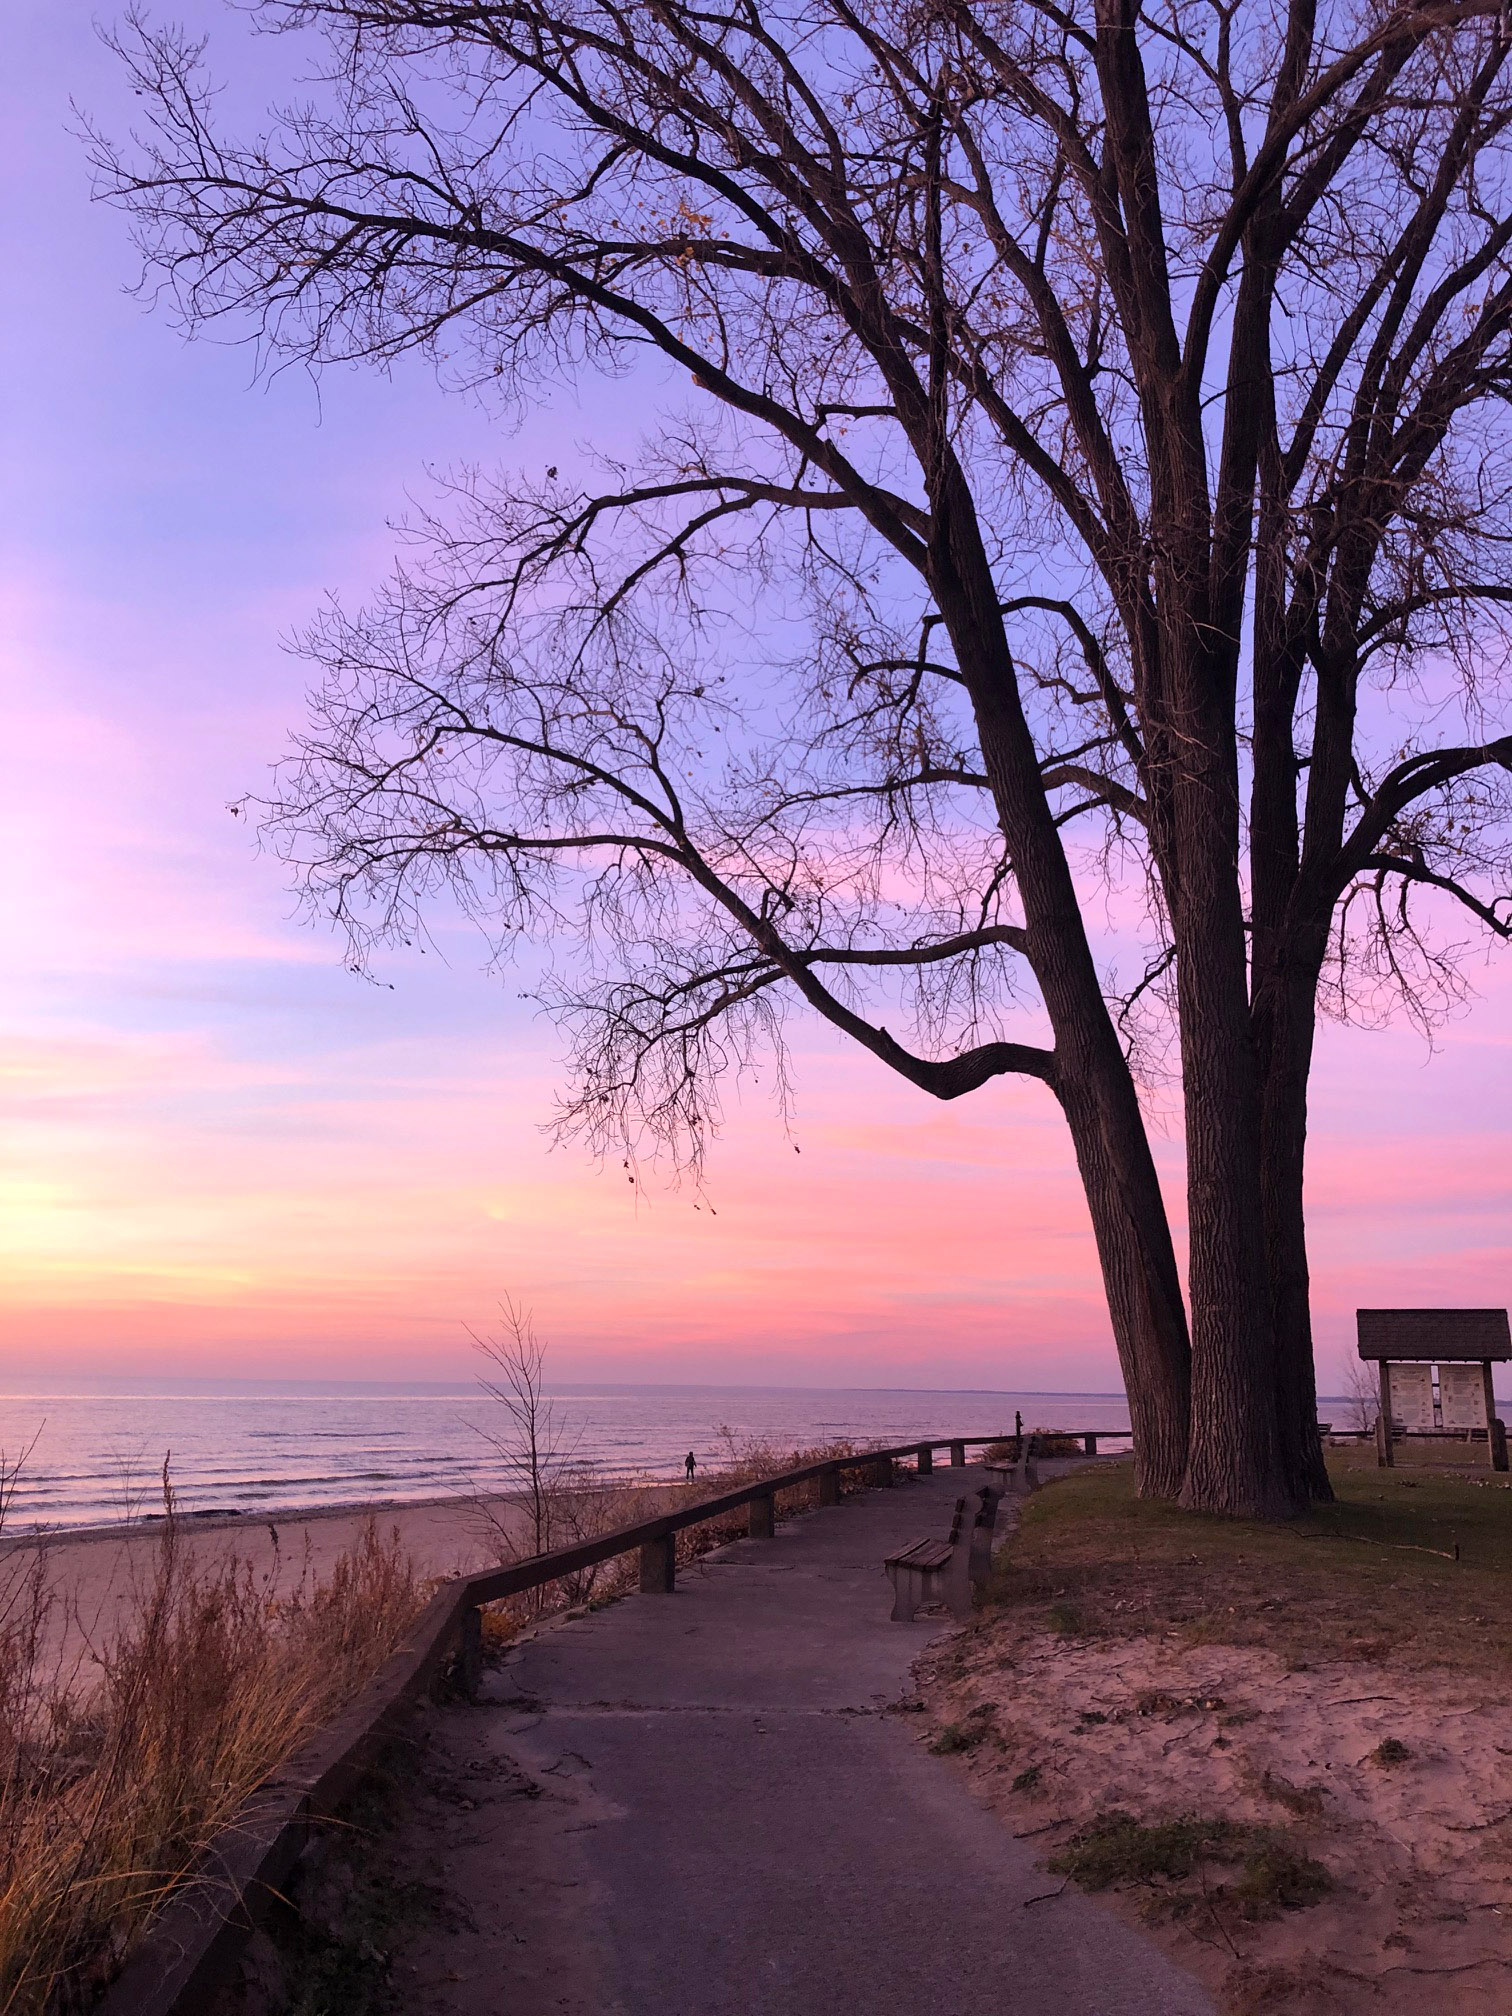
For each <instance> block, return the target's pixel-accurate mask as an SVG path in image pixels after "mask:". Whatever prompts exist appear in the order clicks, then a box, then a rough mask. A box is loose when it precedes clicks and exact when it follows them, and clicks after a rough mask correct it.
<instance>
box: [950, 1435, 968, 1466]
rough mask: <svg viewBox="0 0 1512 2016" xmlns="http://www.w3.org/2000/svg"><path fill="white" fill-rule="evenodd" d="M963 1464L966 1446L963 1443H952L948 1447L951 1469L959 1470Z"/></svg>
mask: <svg viewBox="0 0 1512 2016" xmlns="http://www.w3.org/2000/svg"><path fill="white" fill-rule="evenodd" d="M965 1462H966V1444H965V1443H964V1442H952V1443H951V1445H950V1467H951V1469H952V1470H959V1469H961V1468H962V1467H963V1466H964V1464H965Z"/></svg>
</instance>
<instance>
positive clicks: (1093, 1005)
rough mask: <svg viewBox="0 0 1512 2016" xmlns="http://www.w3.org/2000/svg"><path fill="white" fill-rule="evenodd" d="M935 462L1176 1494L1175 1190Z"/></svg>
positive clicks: (1112, 1260) (1111, 1259)
mask: <svg viewBox="0 0 1512 2016" xmlns="http://www.w3.org/2000/svg"><path fill="white" fill-rule="evenodd" d="M926 466H936V467H937V469H938V480H937V482H936V485H935V490H934V505H935V536H934V538H933V540H932V542H931V570H930V571H931V581H932V586H933V587H934V591H935V594H936V597H937V599H938V603H939V608H940V612H941V614H942V615H943V617H944V619H945V624H946V628H947V630H948V632H949V634H950V638H951V642H952V644H953V646H954V648H955V652H956V659H957V663H958V664H959V665H960V668H961V671H962V674H963V676H964V677H965V680H966V685H967V689H968V691H969V693H970V695H971V702H972V707H973V710H974V712H975V716H976V724H977V733H978V736H979V739H980V744H981V750H982V760H983V764H984V767H985V769H986V772H987V775H988V777H989V779H990V780H991V784H992V791H993V799H994V803H995V805H996V808H997V813H998V819H999V823H1000V825H1001V827H1002V831H1003V835H1004V838H1005V839H1006V840H1007V842H1008V846H1009V849H1010V851H1011V853H1012V856H1013V864H1014V870H1015V873H1016V875H1017V879H1018V886H1019V891H1020V895H1021V898H1022V901H1023V905H1024V925H1025V937H1026V939H1027V941H1028V951H1029V959H1030V963H1031V965H1032V966H1033V969H1034V974H1035V978H1036V980H1037V981H1038V983H1039V987H1040V992H1041V995H1042V997H1043V999H1044V1003H1045V1011H1046V1013H1047V1015H1048V1016H1049V1018H1050V1026H1051V1029H1052V1030H1053V1032H1054V1035H1055V1054H1056V1061H1057V1075H1058V1084H1057V1092H1058V1095H1059V1097H1060V1100H1061V1105H1062V1107H1063V1109H1064V1111H1065V1114H1066V1118H1067V1121H1068V1123H1069V1125H1070V1128H1071V1136H1072V1141H1073V1144H1074V1146H1075V1149H1076V1158H1077V1165H1078V1168H1079V1169H1080V1172H1081V1177H1082V1183H1083V1187H1084V1189H1085V1192H1086V1198H1087V1206H1088V1209H1089V1211H1090V1212H1091V1215H1092V1225H1093V1230H1094V1233H1095V1236H1096V1239H1097V1250H1098V1257H1099V1259H1100V1261H1101V1263H1102V1272H1103V1281H1104V1284H1105V1287H1106V1291H1107V1297H1108V1314H1109V1317H1110V1320H1111V1322H1112V1326H1113V1336H1114V1341H1115V1343H1116V1345H1117V1347H1118V1360H1119V1365H1120V1368H1121V1369H1122V1372H1123V1378H1124V1388H1125V1391H1126V1392H1127V1394H1128V1396H1129V1411H1130V1420H1131V1424H1132V1426H1133V1429H1134V1446H1135V1464H1136V1480H1137V1485H1136V1488H1137V1489H1138V1490H1139V1492H1140V1494H1141V1495H1142V1496H1145V1497H1158V1498H1174V1497H1175V1496H1176V1494H1177V1492H1178V1491H1179V1490H1180V1488H1181V1481H1182V1476H1183V1468H1184V1464H1185V1460H1186V1454H1187V1432H1188V1425H1189V1411H1188V1409H1189V1382H1190V1373H1191V1355H1190V1345H1189V1342H1188V1337H1187V1329H1186V1321H1185V1316H1184V1312H1183V1309H1182V1301H1181V1288H1180V1278H1179V1276H1178V1273H1177V1269H1176V1257H1175V1252H1174V1248H1173V1246H1172V1242H1171V1234H1170V1226H1169V1223H1168V1220H1167V1217H1166V1210H1165V1201H1164V1199H1163V1197H1162V1196H1161V1192H1160V1184H1159V1180H1158V1178H1157V1176H1156V1173H1155V1163H1154V1158H1153V1157H1152V1156H1151V1154H1150V1147H1149V1139H1148V1136H1147V1135H1146V1132H1145V1127H1144V1119H1143V1116H1142V1115H1141V1113H1140V1111H1139V1098H1138V1094H1137V1093H1136V1091H1135V1089H1134V1081H1133V1079H1132V1077H1131V1075H1130V1072H1129V1067H1128V1061H1127V1059H1126V1058H1125V1057H1124V1054H1123V1051H1122V1049H1121V1047H1120V1045H1119V1042H1118V1036H1117V1032H1116V1031H1115V1029H1114V1027H1113V1024H1112V1020H1111V1018H1110V1017H1109V1014H1108V1007H1107V1003H1106V1001H1105V1000H1104V998H1103V992H1102V986H1101V983H1100V981H1099V979H1098V974H1097V966H1096V962H1095V961H1094V959H1093V957H1092V950H1091V947H1090V946H1089V944H1088V943H1087V935H1086V924H1085V921H1084V919H1083V917H1082V913H1081V905H1080V903H1079V902H1078V900H1077V894H1076V886H1075V883H1074V882H1073V880H1072V877H1071V869H1070V865H1069V863H1068V862H1067V860H1066V854H1065V848H1064V847H1063V845H1062V843H1061V838H1060V834H1059V832H1058V830H1057V828H1056V825H1055V820H1054V817H1053V815H1052V813H1051V811H1050V806H1049V802H1048V800H1047V798H1046V796H1045V788H1044V783H1043V780H1042V778H1041V775H1040V765H1039V757H1038V754H1037V752H1036V750H1035V747H1034V740H1033V737H1032V735H1031V734H1030V731H1029V726H1028V723H1027V722H1026V721H1025V719H1024V714H1023V709H1022V706H1021V704H1020V699H1019V692H1018V682H1017V677H1016V674H1015V671H1014V665H1013V659H1012V655H1011V654H1010V652H1009V650H1008V641H1007V638H1006V636H1005V634H1004V631H1003V619H1002V612H1001V610H1000V608H999V603H998V593H997V587H996V584H995V581H994V579H993V574H992V569H991V567H990V566H989V564H988V561H987V555H986V552H985V550H984V548H983V546H982V544H981V538H980V533H979V529H978V527H977V523H976V518H975V514H974V511H973V508H972V504H971V498H970V495H969V492H968V491H967V489H966V485H965V482H964V479H963V478H962V476H961V472H960V470H959V467H958V465H956V464H955V462H954V460H953V458H952V457H951V456H949V455H948V454H945V455H943V456H942V457H941V458H940V460H939V462H938V463H935V464H931V462H930V461H928V460H926Z"/></svg>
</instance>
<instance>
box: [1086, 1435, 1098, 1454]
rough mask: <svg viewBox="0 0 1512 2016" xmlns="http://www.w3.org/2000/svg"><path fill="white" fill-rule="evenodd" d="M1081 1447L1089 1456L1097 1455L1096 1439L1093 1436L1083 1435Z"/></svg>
mask: <svg viewBox="0 0 1512 2016" xmlns="http://www.w3.org/2000/svg"><path fill="white" fill-rule="evenodd" d="M1082 1447H1083V1449H1085V1450H1086V1452H1087V1454H1088V1455H1089V1456H1095V1455H1096V1454H1097V1437H1096V1436H1095V1435H1083V1437H1082Z"/></svg>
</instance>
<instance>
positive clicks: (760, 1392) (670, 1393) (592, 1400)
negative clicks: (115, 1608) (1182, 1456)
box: [0, 1383, 1129, 1533]
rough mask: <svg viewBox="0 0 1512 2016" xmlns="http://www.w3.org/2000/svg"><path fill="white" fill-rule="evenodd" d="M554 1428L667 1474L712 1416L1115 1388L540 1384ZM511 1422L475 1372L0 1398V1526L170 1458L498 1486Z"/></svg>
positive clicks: (701, 1441)
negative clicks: (0, 1515) (14, 1463)
mask: <svg viewBox="0 0 1512 2016" xmlns="http://www.w3.org/2000/svg"><path fill="white" fill-rule="evenodd" d="M550 1397H551V1400H552V1404H553V1407H554V1410H555V1414H556V1432H557V1436H558V1439H559V1441H560V1442H561V1443H562V1444H563V1445H564V1446H565V1447H567V1448H569V1449H571V1450H572V1451H573V1452H574V1453H575V1456H576V1458H577V1459H578V1460H580V1461H582V1462H584V1463H587V1464H590V1465H592V1466H593V1468H594V1469H595V1470H597V1471H599V1472H600V1473H602V1474H603V1475H605V1476H609V1477H669V1476H672V1475H673V1474H674V1473H680V1472H681V1468H682V1462H683V1458H684V1456H685V1455H686V1453H687V1451H688V1450H689V1449H691V1450H692V1451H693V1452H694V1454H695V1455H696V1456H697V1458H698V1461H699V1463H700V1465H706V1466H714V1465H717V1464H718V1462H719V1461H720V1458H721V1455H722V1453H723V1441H722V1435H721V1430H722V1429H724V1428H728V1429H729V1430H730V1431H731V1432H732V1433H733V1434H734V1435H735V1436H736V1437H737V1438H738V1439H740V1440H745V1439H746V1438H754V1439H756V1440H759V1441H762V1442H767V1443H770V1444H772V1445H773V1446H774V1447H775V1448H777V1449H779V1450H781V1451H783V1452H786V1451H788V1450H790V1449H796V1448H803V1447H808V1446H811V1445H813V1444H815V1443H821V1442H832V1441H837V1440H840V1439H842V1438H850V1439H852V1440H854V1441H856V1442H860V1443H882V1444H888V1443H896V1442H904V1441H907V1440H908V1439H909V1438H910V1437H912V1436H922V1435H938V1436H944V1435H950V1434H959V1435H994V1434H999V1433H1011V1432H1012V1429H1013V1418H1014V1414H1015V1412H1021V1413H1022V1414H1023V1417H1024V1422H1025V1425H1026V1426H1029V1427H1036V1428H1055V1427H1063V1428H1086V1429H1090V1428H1102V1429H1116V1428H1127V1427H1128V1425H1129V1410H1128V1405H1127V1402H1126V1401H1125V1399H1124V1396H1123V1395H1122V1394H1121V1393H1117V1394H1109V1393H1096V1394H1086V1393H991V1392H917V1391H906V1390H902V1391H900V1390H874V1389H869V1388H860V1387H851V1388H835V1389H832V1390H831V1389H817V1388H814V1389H811V1388H803V1387H732V1386H593V1387H588V1386H573V1387H560V1388H557V1389H555V1390H554V1391H553V1393H552V1394H551V1396H550ZM507 1434H508V1424H507V1421H506V1420H505V1419H504V1418H503V1416H502V1413H501V1410H500V1408H499V1406H498V1404H497V1403H496V1402H493V1401H490V1400H489V1399H487V1398H486V1396H484V1395H483V1394H481V1393H480V1392H479V1390H478V1389H477V1387H476V1386H465V1385H458V1386H455V1387H450V1388H437V1387H434V1386H429V1387H425V1386H399V1385H394V1386H383V1387H370V1388H361V1389H358V1388H353V1387H351V1386H334V1385H333V1386H316V1385H309V1386H304V1385H295V1384H292V1383H289V1384H278V1385H272V1384H270V1385H267V1386H253V1385H247V1386H244V1387H238V1388H236V1389H235V1390H229V1389H228V1390H217V1391H197V1392H141V1391H137V1392H128V1393H122V1392H116V1393H54V1394H46V1393H13V1394H0V1451H3V1452H5V1456H6V1457H7V1458H8V1459H10V1460H14V1459H15V1457H16V1456H17V1454H18V1453H19V1452H20V1451H21V1450H23V1449H25V1448H27V1446H28V1445H31V1450H30V1454H29V1455H28V1456H27V1458H26V1460H25V1462H24V1464H23V1466H22V1469H21V1474H20V1477H19V1480H18V1481H17V1483H16V1486H15V1491H14V1496H13V1498H12V1501H11V1505H10V1510H9V1517H8V1520H7V1522H6V1523H7V1530H8V1531H10V1532H12V1533H14V1532H17V1531H18V1530H26V1529H28V1528H32V1527H37V1526H85V1525H95V1524H99V1523H102V1522H109V1521H114V1520H119V1519H124V1518H134V1517H137V1516H139V1515H140V1514H142V1513H144V1512H153V1511H156V1510H159V1509H160V1508H161V1502H162V1501H161V1482H160V1479H161V1473H162V1468H163V1464H164V1462H165V1460H166V1461H168V1462H169V1464H170V1467H171V1475H172V1480H173V1487H174V1490H175V1493H176V1494H177V1498H178V1502H179V1505H180V1506H181V1507H182V1509H183V1510H185V1511H188V1512H195V1511H203V1510H210V1509H222V1510H227V1511H229V1510H232V1509H233V1508H236V1509H241V1510H245V1511H248V1512H252V1511H258V1512H262V1511H268V1510H273V1509H276V1508H277V1509H283V1510H289V1509H292V1508H293V1507H296V1506H321V1505H340V1504H350V1503H353V1502H356V1501H361V1500H365V1499H389V1498H392V1499H415V1498H434V1497H438V1496H444V1495H446V1494H448V1493H452V1492H457V1493H470V1492H475V1491H478V1490H487V1489H490V1488H497V1487H498V1486H499V1485H500V1484H501V1483H502V1482H504V1481H505V1479H506V1474H507V1472H506V1464H505V1461H504V1459H503V1458H502V1457H501V1456H500V1454H499V1453H498V1452H497V1451H496V1450H495V1449H494V1448H493V1447H492V1446H491V1445H490V1442H489V1439H488V1438H489V1437H490V1435H492V1436H494V1437H496V1438H497V1437H503V1436H506V1435H507Z"/></svg>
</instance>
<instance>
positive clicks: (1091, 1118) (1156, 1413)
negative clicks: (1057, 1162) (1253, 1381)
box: [1057, 1004, 1191, 1498]
mask: <svg viewBox="0 0 1512 2016" xmlns="http://www.w3.org/2000/svg"><path fill="white" fill-rule="evenodd" d="M1099 1005H1100V1004H1099ZM1073 1044H1074V1039H1072V1038H1071V1036H1070V1032H1068V1034H1067V1037H1066V1038H1065V1039H1061V1038H1058V1039H1057V1049H1058V1050H1059V1049H1061V1048H1062V1047H1064V1048H1065V1049H1066V1050H1067V1051H1071V1050H1073ZM1115 1047H1116V1046H1115ZM1065 1079H1066V1082H1065V1084H1064V1086H1063V1088H1062V1090H1061V1095H1060V1096H1061V1105H1062V1107H1063V1109H1064V1111H1065V1115H1066V1120H1067V1124H1068V1125H1069V1127H1070V1130H1071V1139H1072V1142H1073V1144H1074V1146H1075V1149H1076V1162H1077V1167H1078V1169H1079V1170H1080V1172H1081V1179H1082V1188H1083V1190H1084V1191H1085V1193H1086V1198H1087V1209H1088V1211H1089V1212H1090V1213H1091V1217H1092V1230H1093V1235H1094V1237H1095V1238H1096V1240H1097V1256H1098V1259H1099V1261H1100V1263H1101V1265H1102V1277H1103V1287H1104V1291H1105V1292H1106V1294H1107V1298H1108V1314H1109V1317H1110V1319H1111V1321H1112V1325H1113V1337H1114V1341H1115V1343H1116V1344H1117V1346H1118V1362H1119V1366H1120V1369H1121V1370H1122V1372H1123V1379H1124V1391H1125V1392H1126V1393H1127V1394H1128V1397H1129V1423H1130V1426H1131V1427H1132V1428H1133V1431H1134V1485H1135V1490H1136V1491H1137V1492H1138V1494H1139V1496H1140V1497H1141V1498H1175V1497H1176V1496H1177V1495H1178V1494H1179V1492H1180V1490H1181V1483H1182V1478H1183V1476H1184V1475H1185V1471H1186V1461H1187V1438H1188V1434H1189V1430H1190V1425H1191V1383H1190V1381H1191V1351H1190V1346H1189V1343H1188V1339H1187V1327H1186V1310H1185V1307H1184V1305H1183V1302H1182V1296H1181V1277H1180V1274H1179V1273H1178V1270H1177V1266H1176V1252H1175V1248H1174V1246H1173V1245H1172V1243H1171V1230H1170V1222H1169V1219H1168V1218H1167V1216H1166V1209H1165V1200H1164V1198H1163V1197H1162V1195H1161V1192H1160V1182H1159V1178H1158V1177H1157V1175H1156V1173H1155V1163H1154V1158H1153V1157H1152V1156H1151V1154H1150V1148H1149V1141H1148V1138H1147V1136H1146V1134H1145V1131H1144V1122H1143V1116H1142V1115H1141V1114H1140V1112H1139V1102H1138V1098H1137V1095H1136V1093H1135V1091H1134V1086H1133V1082H1132V1080H1131V1079H1130V1077H1129V1073H1128V1067H1127V1065H1126V1064H1125V1062H1124V1059H1123V1056H1122V1054H1121V1053H1120V1054H1119V1055H1118V1056H1117V1060H1116V1069H1113V1068H1106V1067H1105V1068H1104V1069H1103V1070H1101V1071H1099V1070H1097V1069H1096V1068H1095V1067H1093V1066H1091V1064H1090V1062H1089V1064H1088V1066H1087V1068H1081V1067H1079V1066H1076V1065H1073V1066H1072V1067H1071V1068H1069V1069H1068V1070H1067V1071H1066V1073H1065Z"/></svg>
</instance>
